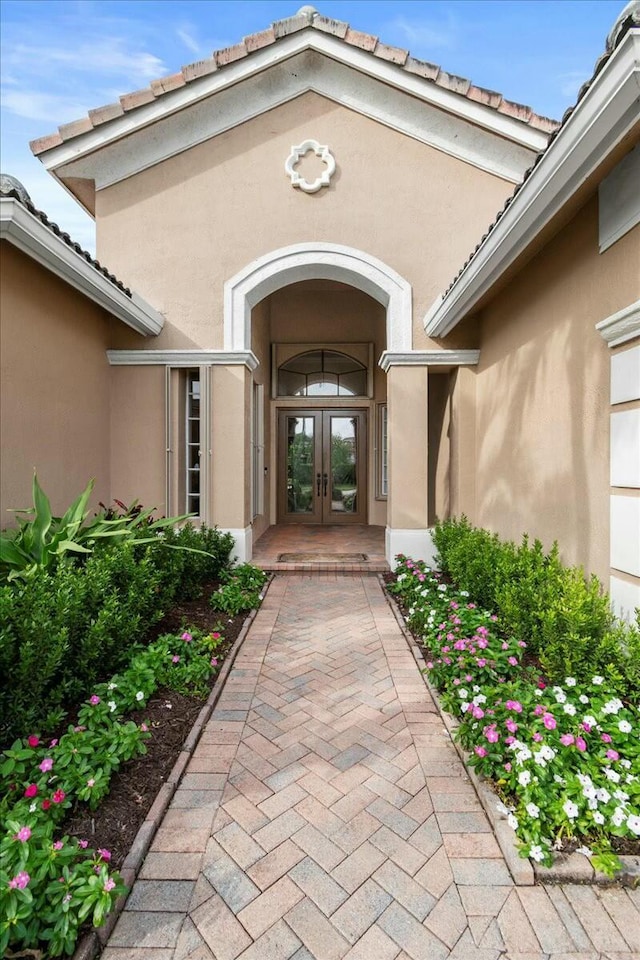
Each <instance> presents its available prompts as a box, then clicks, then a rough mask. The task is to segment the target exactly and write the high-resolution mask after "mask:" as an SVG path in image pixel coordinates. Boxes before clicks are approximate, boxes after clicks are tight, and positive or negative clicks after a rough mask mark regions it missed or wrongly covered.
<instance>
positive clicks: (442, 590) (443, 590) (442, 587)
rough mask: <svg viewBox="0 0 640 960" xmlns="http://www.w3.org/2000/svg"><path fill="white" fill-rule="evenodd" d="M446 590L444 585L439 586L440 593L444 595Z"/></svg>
mask: <svg viewBox="0 0 640 960" xmlns="http://www.w3.org/2000/svg"><path fill="white" fill-rule="evenodd" d="M446 589H447V585H446V583H441V584H439V586H438V590H440V592H441V593H444V592H445V590H446Z"/></svg>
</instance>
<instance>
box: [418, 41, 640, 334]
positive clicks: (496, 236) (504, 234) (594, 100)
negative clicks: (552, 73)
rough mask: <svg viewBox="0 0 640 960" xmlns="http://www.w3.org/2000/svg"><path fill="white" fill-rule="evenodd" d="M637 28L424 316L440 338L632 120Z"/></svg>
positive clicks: (639, 80)
mask: <svg viewBox="0 0 640 960" xmlns="http://www.w3.org/2000/svg"><path fill="white" fill-rule="evenodd" d="M639 101H640V29H632V30H629V32H628V33H627V35H626V36H625V37H624V39H623V40H622V42H621V43H620V46H619V47H618V48H617V50H615V51H614V53H613V54H612V56H611V58H610V59H609V60H608V61H607V63H606V64H605V66H604V67H603V69H602V70H601V71H600V73H599V74H598V75H597V76H596V77H595V78H594V79H593V81H592V84H591V86H590V87H589V90H588V91H587V93H586V95H585V96H584V97H583V99H582V100H581V101H580V102H579V103H578V104H577V106H576V107H575V109H574V111H573V113H572V114H571V116H570V117H569V118H568V120H567V121H566V123H565V124H564V125H563V126H562V127H561V128H560V131H559V133H558V135H557V137H556V138H555V140H554V141H553V142H552V143H551V145H550V146H549V148H548V149H547V151H546V153H545V154H544V156H543V157H542V159H541V160H540V162H539V163H538V164H537V166H536V167H535V168H534V170H533V172H532V173H531V174H530V176H529V177H528V178H527V180H526V181H525V183H524V184H523V186H522V188H521V189H520V191H519V192H518V193H517V194H516V196H515V197H514V199H513V202H512V203H511V204H510V205H509V206H508V207H507V208H506V209H505V211H504V213H503V215H502V217H501V218H500V220H498V222H497V223H496V224H495V226H494V227H493V228H492V229H491V230H490V231H489V233H488V234H487V237H486V239H485V240H484V241H483V243H482V244H481V245H480V247H479V248H478V250H477V252H476V253H475V254H474V255H473V256H472V257H471V259H470V260H469V262H468V263H467V264H466V266H465V267H464V269H463V271H462V273H461V274H460V276H459V277H458V278H457V279H456V281H455V282H454V284H453V286H452V287H451V289H450V290H449V291H448V292H447V293H446V294H445V296H444V297H443V299H442V301H441V303H439V304H434V306H433V307H432V308H431V309H430V310H429V312H428V314H427V316H426V317H425V319H424V325H425V330H426V332H427V334H428V335H429V336H431V337H444V336H446V334H448V333H449V332H450V331H451V330H452V329H453V328H454V327H455V326H456V324H457V323H459V322H460V321H461V320H463V319H464V318H465V317H466V316H468V315H469V313H470V312H471V311H472V310H473V308H474V307H475V306H476V304H477V303H478V302H479V301H480V299H481V298H482V297H484V296H485V295H486V294H487V293H489V292H490V291H491V289H492V288H493V286H494V284H495V283H496V281H497V280H498V279H499V278H500V277H501V276H502V275H503V273H504V272H505V271H506V270H507V268H508V267H510V266H511V265H512V264H513V263H514V262H515V261H516V259H517V258H518V257H519V256H521V255H522V254H523V252H524V251H525V250H526V249H527V247H528V246H529V245H530V244H531V243H532V242H533V241H534V240H535V239H536V237H537V236H538V235H539V234H540V232H541V231H542V229H543V228H544V227H545V226H546V225H547V224H548V223H549V222H550V221H551V220H552V218H553V217H554V216H555V215H556V214H557V213H559V211H560V210H562V208H563V207H564V206H565V204H566V203H567V201H568V200H570V198H571V197H572V196H573V195H574V194H575V193H576V191H577V190H579V189H580V187H581V186H582V184H583V183H584V182H585V180H587V179H588V178H589V177H590V176H591V175H592V174H594V173H595V172H596V171H597V169H598V167H599V166H600V165H601V164H602V162H603V161H604V160H605V159H606V157H607V156H608V155H609V154H610V153H611V151H612V150H614V149H615V147H616V146H617V145H618V144H619V143H620V141H621V140H622V139H623V137H624V136H625V135H626V134H627V133H628V132H629V131H630V130H631V129H632V127H633V126H634V125H635V124H636V123H637V121H638V111H639Z"/></svg>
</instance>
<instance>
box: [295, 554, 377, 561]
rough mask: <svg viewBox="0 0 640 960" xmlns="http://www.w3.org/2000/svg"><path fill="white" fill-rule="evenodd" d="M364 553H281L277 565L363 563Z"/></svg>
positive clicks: (366, 557)
mask: <svg viewBox="0 0 640 960" xmlns="http://www.w3.org/2000/svg"><path fill="white" fill-rule="evenodd" d="M368 559H369V558H368V556H367V555H366V553H281V554H280V555H279V556H278V563H363V562H364V561H366V560H368Z"/></svg>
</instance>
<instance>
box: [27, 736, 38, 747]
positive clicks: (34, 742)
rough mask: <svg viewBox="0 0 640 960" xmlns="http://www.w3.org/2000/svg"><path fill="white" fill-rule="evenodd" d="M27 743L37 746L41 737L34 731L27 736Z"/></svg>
mask: <svg viewBox="0 0 640 960" xmlns="http://www.w3.org/2000/svg"><path fill="white" fill-rule="evenodd" d="M27 743H28V744H29V746H30V747H37V746H38V744H39V743H40V737H37V736H36V735H35V733H32V734H31V736H30V737H28V738H27Z"/></svg>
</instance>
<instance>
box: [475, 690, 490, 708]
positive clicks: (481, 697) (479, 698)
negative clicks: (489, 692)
mask: <svg viewBox="0 0 640 960" xmlns="http://www.w3.org/2000/svg"><path fill="white" fill-rule="evenodd" d="M473 702H474V703H475V705H476V707H479V706H480V704H481V703H486V702H487V698H486V697H485V695H484V693H477V694H476V695H475V697H474V698H473Z"/></svg>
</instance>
